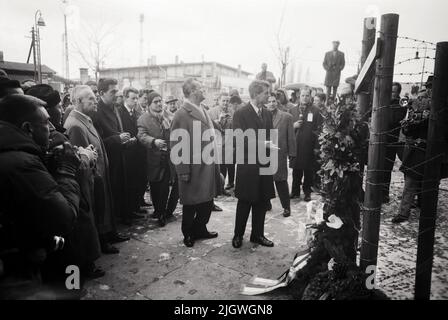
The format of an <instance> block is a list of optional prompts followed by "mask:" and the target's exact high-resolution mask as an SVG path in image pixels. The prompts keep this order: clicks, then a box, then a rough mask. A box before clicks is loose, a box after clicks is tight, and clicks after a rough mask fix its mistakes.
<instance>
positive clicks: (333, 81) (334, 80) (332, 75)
mask: <svg viewBox="0 0 448 320" xmlns="http://www.w3.org/2000/svg"><path fill="white" fill-rule="evenodd" d="M323 66H324V69H325V71H327V73H326V74H325V86H327V87H337V86H339V81H340V79H341V71H342V69H344V67H345V56H344V53H343V52H341V51H336V55H335V54H334V51H328V52H327V53H325V58H324V62H323Z"/></svg>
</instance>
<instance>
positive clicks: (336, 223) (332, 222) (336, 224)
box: [327, 214, 344, 229]
mask: <svg viewBox="0 0 448 320" xmlns="http://www.w3.org/2000/svg"><path fill="white" fill-rule="evenodd" d="M343 224H344V223H343V222H342V220H341V218H339V217H338V216H335V215H334V214H332V215H331V216H329V217H328V222H327V226H328V227H330V228H332V229H339V228H340V227H342V225H343Z"/></svg>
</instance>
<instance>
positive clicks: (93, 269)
mask: <svg viewBox="0 0 448 320" xmlns="http://www.w3.org/2000/svg"><path fill="white" fill-rule="evenodd" d="M105 274H106V271H104V270H103V269H101V268H100V267H97V266H95V264H94V263H92V265H90V266H89V267H87V268H86V269H85V270H84V277H86V278H89V279H97V278H101V277H103V276H104V275H105Z"/></svg>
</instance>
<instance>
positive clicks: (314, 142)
mask: <svg viewBox="0 0 448 320" xmlns="http://www.w3.org/2000/svg"><path fill="white" fill-rule="evenodd" d="M300 110H301V109H300V107H299V106H294V107H293V108H291V110H289V112H290V113H291V115H292V121H293V123H294V122H296V121H298V120H299V117H300V114H301V111H300ZM302 114H303V123H302V126H301V127H300V128H299V129H295V136H296V143H297V148H296V157H295V159H294V161H293V162H291V163H290V167H291V168H293V169H296V170H314V169H316V168H317V159H316V150H317V149H319V140H318V136H319V131H320V128H321V125H322V116H321V114H320V111H319V109H318V108H317V107H315V106H313V105H308V106H306V107H305V109H304V111H303V113H302Z"/></svg>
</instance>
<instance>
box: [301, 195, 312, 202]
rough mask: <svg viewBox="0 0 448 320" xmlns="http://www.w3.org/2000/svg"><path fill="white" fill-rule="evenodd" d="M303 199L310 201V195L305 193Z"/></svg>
mask: <svg viewBox="0 0 448 320" xmlns="http://www.w3.org/2000/svg"><path fill="white" fill-rule="evenodd" d="M303 200H305V201H306V202H308V201H311V195H310V194H309V193H305V198H304V199H303Z"/></svg>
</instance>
